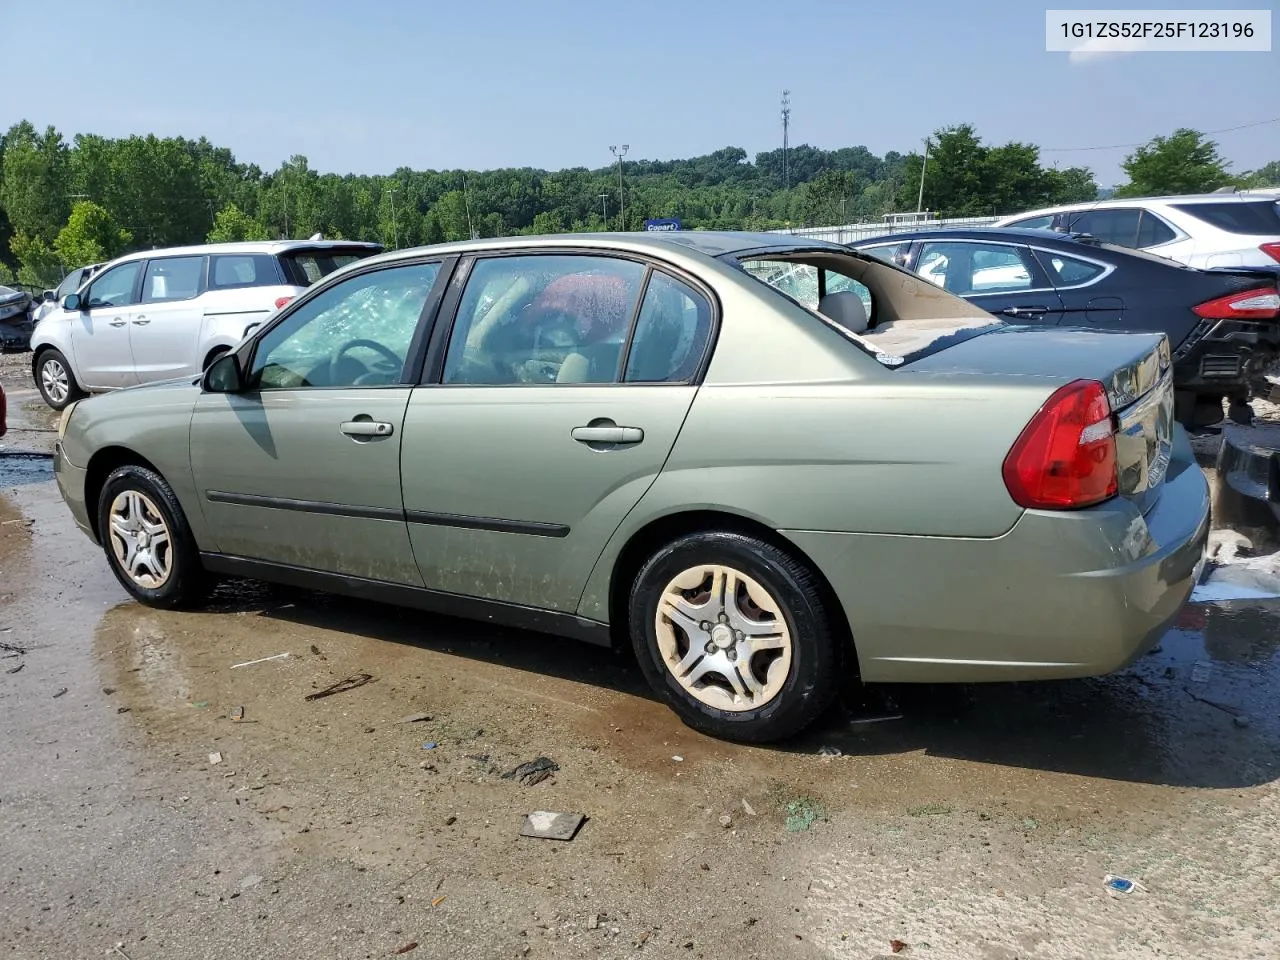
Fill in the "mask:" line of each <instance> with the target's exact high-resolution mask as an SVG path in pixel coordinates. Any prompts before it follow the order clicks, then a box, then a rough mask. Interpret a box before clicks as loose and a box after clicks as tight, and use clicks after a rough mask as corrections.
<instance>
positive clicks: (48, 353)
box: [32, 348, 88, 410]
mask: <svg viewBox="0 0 1280 960" xmlns="http://www.w3.org/2000/svg"><path fill="white" fill-rule="evenodd" d="M50 363H54V364H57V365H58V366H59V367H61V368H62V371H63V372H64V374H65V376H66V382H67V395H66V396H65V397H63V398H61V399H56V398H55V397H54V396H53V395H52V394H51V393H50V392H49V387H48V385H46V384H45V368H46V367H48V366H49V364H50ZM56 369H57V367H54V368H51V370H50V372H51V373H52V372H53V371H54V370H56ZM32 374H33V375H34V377H35V381H36V389H37V390H39V391H40V396H41V397H43V398H44V402H45V403H47V404H48V405H49V406H51V407H52V408H53V409H54V410H65V409H66V408H67V405H68V404H70V403H72V402H74V401H76V400H81V399H83V398H84V397H86V396H88V394H87V393H85V392H84V391H83V390H81V389H80V385H79V384H78V383H76V375H75V374H74V373H72V372H71V364H69V363H67V358H66V357H64V356H63V355H62V351H61V350H55V349H52V348H50V349H48V350H45V351H44V352H43V353H41V354H40V356H38V357H37V358H36V363H35V367H34V368H33V369H32ZM55 379H56V378H55Z"/></svg>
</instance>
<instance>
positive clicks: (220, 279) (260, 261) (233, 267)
mask: <svg viewBox="0 0 1280 960" xmlns="http://www.w3.org/2000/svg"><path fill="white" fill-rule="evenodd" d="M280 282H281V279H280V273H279V271H277V270H276V262H275V258H274V257H273V256H271V255H270V254H269V253H224V254H217V255H215V256H213V257H210V258H209V286H210V287H211V288H212V289H214V290H229V289H234V288H236V287H274V286H276V285H277V284H279V283H280Z"/></svg>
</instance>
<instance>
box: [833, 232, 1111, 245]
mask: <svg viewBox="0 0 1280 960" xmlns="http://www.w3.org/2000/svg"><path fill="white" fill-rule="evenodd" d="M1088 237H1089V235H1088V234H1087V233H1063V232H1062V231H1061V230H1045V229H1041V228H1039V227H941V228H938V229H935V230H905V231H898V232H895V233H882V234H879V235H877V236H874V237H867V238H866V239H865V240H855V241H853V242H852V243H850V244H849V246H851V247H854V248H858V247H863V246H870V245H877V246H878V245H879V244H882V243H895V242H898V241H902V242H906V241H909V240H947V239H951V240H965V239H968V240H972V239H975V238H977V239H983V240H1009V241H1017V242H1019V243H1028V242H1030V241H1033V240H1039V241H1043V242H1046V243H1063V242H1066V243H1078V242H1081V241H1082V240H1083V239H1085V238H1088Z"/></svg>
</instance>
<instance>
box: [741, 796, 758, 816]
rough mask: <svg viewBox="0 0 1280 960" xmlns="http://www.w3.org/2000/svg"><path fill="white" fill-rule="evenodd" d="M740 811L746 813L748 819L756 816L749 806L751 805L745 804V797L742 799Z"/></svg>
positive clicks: (753, 809)
mask: <svg viewBox="0 0 1280 960" xmlns="http://www.w3.org/2000/svg"><path fill="white" fill-rule="evenodd" d="M742 809H743V810H745V811H747V816H748V817H754V816H755V815H756V811H755V808H754V807H753V806H751V804H749V803H747V798H746V797H743V798H742Z"/></svg>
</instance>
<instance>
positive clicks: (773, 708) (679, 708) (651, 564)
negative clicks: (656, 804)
mask: <svg viewBox="0 0 1280 960" xmlns="http://www.w3.org/2000/svg"><path fill="white" fill-rule="evenodd" d="M703 564H717V565H723V566H726V567H731V568H733V569H735V570H737V571H740V572H741V573H744V574H746V575H747V576H749V577H751V578H752V579H754V580H755V581H756V582H757V583H758V584H759V585H760V586H761V587H763V588H764V589H765V590H766V591H767V592H768V593H769V594H770V595H771V598H772V600H773V601H774V602H775V603H776V604H777V606H778V609H779V610H780V611H781V613H782V619H783V620H784V621H785V623H786V626H787V629H788V630H789V632H790V636H791V665H790V669H789V671H788V672H787V676H786V679H785V680H784V681H783V683H782V686H781V688H780V689H779V690H778V692H777V693H776V694H775V695H774V696H773V697H772V699H769V700H768V701H767V702H765V703H763V704H762V705H761V706H759V707H755V708H750V709H744V710H725V709H720V708H717V707H716V706H713V705H709V704H707V703H704V702H703V701H702V700H700V699H698V698H697V697H696V696H695V695H694V694H693V693H691V692H689V691H687V690H686V689H685V688H684V687H683V686H682V685H681V683H680V681H678V680H677V679H676V678H675V676H674V675H673V673H672V671H671V669H670V668H669V667H668V666H667V664H666V662H665V660H664V658H663V654H662V652H661V650H660V648H659V641H658V632H657V628H656V624H655V619H656V615H657V611H658V603H659V600H660V599H661V597H662V593H663V591H664V590H665V589H666V587H667V585H668V584H669V583H670V582H671V581H672V580H673V579H674V578H675V577H676V576H678V575H679V574H680V573H682V572H683V571H685V570H689V569H691V568H694V567H697V566H699V565H703ZM627 612H628V629H629V632H630V635H631V642H632V645H633V646H634V648H635V654H636V659H637V661H639V664H640V669H641V670H642V671H643V672H644V675H645V678H646V679H647V680H648V681H649V684H650V686H652V687H653V689H654V690H655V691H656V692H657V694H658V695H659V696H660V697H661V698H662V699H663V700H664V701H665V702H666V703H667V704H668V705H670V707H671V708H672V709H673V710H674V711H675V712H676V713H677V714H678V715H679V716H680V719H681V720H683V721H684V722H685V723H686V724H688V725H689V726H690V727H693V728H694V729H695V730H699V731H701V732H703V733H706V734H709V735H711V736H714V737H719V738H721V739H724V740H735V741H738V742H741V743H770V742H774V741H778V740H784V739H786V738H788V737H791V736H794V735H795V734H797V733H799V732H800V731H802V730H804V729H805V728H806V727H808V726H809V725H810V724H812V723H813V722H814V721H815V720H817V719H818V717H819V716H821V714H822V713H823V712H824V711H826V710H827V709H828V708H829V707H830V706H831V705H832V703H833V702H834V700H835V698H836V695H837V693H838V690H839V681H840V664H841V663H842V662H843V660H844V658H843V657H842V656H841V651H840V644H841V639H840V638H841V637H842V635H843V631H840V630H837V629H836V625H835V623H834V622H833V619H832V617H833V611H832V609H831V604H830V603H829V602H828V601H827V600H826V597H825V592H824V590H823V589H822V586H821V584H820V583H819V581H818V579H817V577H815V576H814V574H813V572H812V571H811V570H810V569H809V568H808V567H806V566H805V565H804V564H803V563H800V562H798V561H797V560H796V559H795V558H794V557H792V556H791V555H790V554H788V553H787V552H786V551H784V550H782V549H779V548H778V547H776V546H774V545H773V544H770V543H765V542H764V541H761V540H757V539H755V538H754V537H750V536H746V535H743V534H740V533H731V532H728V531H723V530H720V531H707V532H703V533H693V534H688V535H685V536H683V537H680V538H679V539H677V540H675V541H673V542H672V543H669V544H667V545H666V546H665V547H663V548H662V549H661V550H659V551H658V552H657V553H655V554H654V555H653V556H652V557H650V558H649V560H648V561H647V562H646V563H645V564H644V566H643V567H641V569H640V572H639V573H638V574H637V576H636V579H635V582H634V584H633V585H632V588H631V597H630V603H629V605H628V611H627ZM708 622H710V621H708ZM681 635H682V636H683V637H684V638H685V639H686V640H687V639H689V635H688V634H687V633H685V634H681ZM702 636H706V635H705V634H704V635H702ZM684 649H686V650H688V649H689V644H687V643H686V644H685V645H684ZM706 649H708V650H710V649H711V648H710V647H708V648H706ZM726 652H727V651H726Z"/></svg>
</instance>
